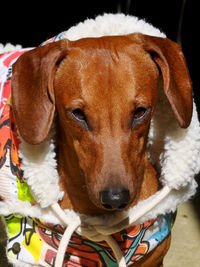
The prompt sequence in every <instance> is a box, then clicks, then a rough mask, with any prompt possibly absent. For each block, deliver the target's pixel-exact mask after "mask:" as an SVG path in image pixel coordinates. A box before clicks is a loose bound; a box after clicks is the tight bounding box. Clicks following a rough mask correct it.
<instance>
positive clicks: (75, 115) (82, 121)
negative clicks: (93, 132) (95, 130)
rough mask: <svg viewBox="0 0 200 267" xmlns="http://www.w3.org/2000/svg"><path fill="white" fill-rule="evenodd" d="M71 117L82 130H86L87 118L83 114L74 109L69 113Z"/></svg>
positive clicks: (78, 109)
mask: <svg viewBox="0 0 200 267" xmlns="http://www.w3.org/2000/svg"><path fill="white" fill-rule="evenodd" d="M70 113H71V115H72V117H73V118H74V119H75V120H76V121H77V122H79V123H80V124H81V125H82V126H83V127H84V128H87V129H88V125H87V118H86V116H85V113H84V112H83V110H81V109H80V108H76V109H73V110H71V111H70Z"/></svg>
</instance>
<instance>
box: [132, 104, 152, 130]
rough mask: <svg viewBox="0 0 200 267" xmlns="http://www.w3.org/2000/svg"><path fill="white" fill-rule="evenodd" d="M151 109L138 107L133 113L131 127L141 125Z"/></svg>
mask: <svg viewBox="0 0 200 267" xmlns="http://www.w3.org/2000/svg"><path fill="white" fill-rule="evenodd" d="M148 111H149V108H145V107H138V108H136V109H135V111H134V112H133V117H132V122H131V126H132V127H134V126H135V125H136V124H138V123H140V122H141V121H142V120H143V119H144V118H145V117H146V115H147V113H148Z"/></svg>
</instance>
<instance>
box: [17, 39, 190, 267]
mask: <svg viewBox="0 0 200 267" xmlns="http://www.w3.org/2000/svg"><path fill="white" fill-rule="evenodd" d="M158 66H159V68H158ZM160 71H161V73H162V76H163V81H164V91H165V94H166V97H167V98H168V100H169V102H170V104H171V106H172V109H173V111H174V115H175V116H176V118H177V121H178V123H179V124H180V126H181V127H187V126H188V125H189V123H190V120H191V114H192V91H191V82H190V78H189V74H188V70H187V67H186V64H185V60H184V57H183V55H182V53H181V50H180V48H179V47H178V45H177V44H175V43H173V42H172V41H170V40H168V39H163V38H158V37H150V36H145V35H141V34H132V35H128V36H115V37H101V38H86V39H81V40H78V41H74V42H70V41H67V40H63V41H59V42H57V43H52V44H49V45H46V46H44V47H40V48H36V49H35V50H33V51H30V52H28V53H26V54H24V55H22V56H21V57H20V59H19V60H18V61H17V62H16V63H15V65H14V70H13V79H12V87H13V93H12V101H13V107H14V114H15V119H16V122H17V125H18V128H19V131H20V134H21V136H22V137H23V138H24V139H25V141H27V142H28V143H31V144H39V143H41V142H42V141H43V140H44V139H45V137H46V136H47V134H48V132H49V129H50V127H51V123H52V120H53V116H54V111H55V110H56V111H57V117H56V127H57V148H58V153H57V155H58V171H59V176H60V186H61V188H62V190H64V192H65V195H64V198H63V200H62V201H61V202H60V205H61V207H62V208H68V209H73V210H75V211H77V212H80V213H84V214H88V215H100V214H104V213H110V212H111V211H108V210H106V209H104V208H103V207H102V205H101V203H100V200H99V192H100V191H101V190H104V189H105V188H111V187H123V188H128V189H129V191H130V202H129V205H128V206H127V207H126V208H129V207H130V206H134V205H136V204H137V203H138V202H139V201H140V200H142V199H146V198H148V197H149V196H151V195H153V194H154V193H155V192H156V191H157V190H158V187H159V186H158V180H157V178H156V171H155V169H154V168H153V167H152V165H151V164H150V162H149V160H148V157H147V153H146V144H147V137H148V131H149V126H150V120H151V118H152V115H153V113H154V110H155V107H156V103H157V94H158V92H157V90H158V79H159V75H160V74H159V72H160ZM138 107H146V108H147V109H148V112H147V114H146V116H145V117H144V118H143V119H142V120H141V121H140V122H139V123H137V124H134V125H133V124H132V123H133V122H134V120H135V119H134V113H135V112H136V110H137V108H138ZM75 109H76V110H77V109H79V110H82V111H83V112H84V114H85V115H84V116H85V118H86V119H87V124H84V125H83V124H82V123H79V122H78V121H77V120H76V119H74V117H73V116H72V113H71V112H72V110H75ZM135 116H136V115H135ZM169 243H170V237H169V238H167V239H166V240H165V241H164V242H163V243H162V244H161V245H160V246H159V247H158V248H156V249H155V250H154V251H153V252H152V253H150V254H148V255H147V256H145V257H144V258H143V259H142V260H140V261H139V262H138V263H135V264H133V266H134V267H137V266H143V267H145V266H148V267H154V266H161V264H162V259H163V257H164V255H165V254H166V252H167V250H168V247H169Z"/></svg>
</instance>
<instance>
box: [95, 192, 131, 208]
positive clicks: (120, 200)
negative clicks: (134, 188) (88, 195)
mask: <svg viewBox="0 0 200 267" xmlns="http://www.w3.org/2000/svg"><path fill="white" fill-rule="evenodd" d="M99 196H100V202H101V205H102V206H103V207H104V208H105V209H108V210H116V209H124V208H125V207H126V206H127V205H128V203H129V200H130V193H129V190H127V189H119V188H116V189H113V188H111V189H105V190H103V191H101V192H100V194H99Z"/></svg>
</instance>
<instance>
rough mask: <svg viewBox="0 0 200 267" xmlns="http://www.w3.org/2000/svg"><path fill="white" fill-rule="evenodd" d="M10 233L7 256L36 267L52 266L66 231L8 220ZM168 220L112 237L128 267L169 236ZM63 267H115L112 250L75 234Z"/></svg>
mask: <svg viewBox="0 0 200 267" xmlns="http://www.w3.org/2000/svg"><path fill="white" fill-rule="evenodd" d="M5 218H6V224H7V227H8V230H9V242H8V248H7V249H8V256H9V257H11V258H14V259H18V260H20V261H23V262H28V263H31V264H37V265H39V266H44V267H49V266H54V263H55V258H56V253H57V250H58V247H59V244H60V240H61V237H62V234H63V233H64V230H65V228H64V227H63V226H61V225H52V224H44V223H43V222H42V221H41V220H38V219H34V218H30V217H26V218H23V217H21V216H15V215H11V216H7V217H5ZM170 230H171V217H170V216H168V215H167V216H160V217H159V218H158V219H157V220H151V221H147V222H145V223H144V224H139V225H137V226H133V227H129V228H128V229H126V230H123V231H121V232H120V233H117V234H114V235H113V237H114V239H115V240H116V241H117V242H118V244H119V245H120V248H121V250H122V252H123V254H124V257H125V260H126V263H127V265H129V264H131V263H134V262H135V261H137V260H139V259H140V258H141V257H142V256H144V255H146V254H147V253H149V252H150V251H152V250H153V249H154V248H155V247H156V246H158V245H159V244H160V243H161V242H162V241H163V240H164V239H165V238H166V237H167V236H168V234H169V233H170ZM63 266H67V267H77V266H87V267H105V266H109V267H117V266H118V264H117V262H116V260H115V257H114V255H113V252H112V250H111V249H110V248H109V246H108V245H107V243H106V242H99V243H95V242H92V241H90V240H88V239H87V238H85V237H82V236H80V235H79V234H77V233H74V234H73V235H72V237H71V240H70V242H69V245H68V248H67V251H66V254H65V259H64V262H63Z"/></svg>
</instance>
